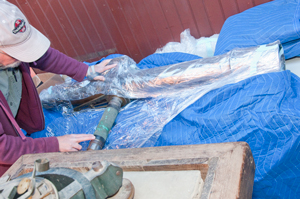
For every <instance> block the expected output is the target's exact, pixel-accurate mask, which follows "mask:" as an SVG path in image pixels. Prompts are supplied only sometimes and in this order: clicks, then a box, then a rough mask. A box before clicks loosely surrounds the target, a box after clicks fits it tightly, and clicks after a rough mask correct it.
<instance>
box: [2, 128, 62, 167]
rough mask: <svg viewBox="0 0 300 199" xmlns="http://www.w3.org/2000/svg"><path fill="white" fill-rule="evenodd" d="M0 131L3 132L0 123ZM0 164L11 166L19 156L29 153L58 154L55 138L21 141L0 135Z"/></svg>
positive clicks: (4, 134) (3, 134)
mask: <svg viewBox="0 0 300 199" xmlns="http://www.w3.org/2000/svg"><path fill="white" fill-rule="evenodd" d="M0 129H2V130H3V128H2V124H1V123H0ZM0 151H1V153H0V164H3V165H11V164H13V163H14V162H15V161H16V160H17V159H18V158H19V157H20V156H22V155H24V154H29V153H31V154H32V153H46V152H58V151H59V142H58V139H57V138H55V137H48V138H36V139H32V138H30V137H27V138H26V139H25V140H22V138H21V137H16V136H13V135H7V134H6V133H5V132H2V133H0Z"/></svg>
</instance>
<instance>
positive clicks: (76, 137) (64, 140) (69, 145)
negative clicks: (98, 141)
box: [57, 134, 95, 152]
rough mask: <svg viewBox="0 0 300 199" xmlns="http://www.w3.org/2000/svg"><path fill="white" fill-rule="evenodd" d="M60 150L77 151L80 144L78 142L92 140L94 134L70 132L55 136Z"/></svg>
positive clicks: (79, 148)
mask: <svg viewBox="0 0 300 199" xmlns="http://www.w3.org/2000/svg"><path fill="white" fill-rule="evenodd" d="M57 139H58V143H59V151H60V152H68V151H79V150H81V148H82V146H81V145H80V144H79V142H83V141H87V140H94V139H95V136H94V135H92V134H70V135H64V136H59V137H57Z"/></svg>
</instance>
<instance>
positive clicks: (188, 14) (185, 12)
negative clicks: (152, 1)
mask: <svg viewBox="0 0 300 199" xmlns="http://www.w3.org/2000/svg"><path fill="white" fill-rule="evenodd" d="M174 3H175V5H176V9H177V13H178V16H179V19H180V21H181V24H182V27H183V29H182V31H183V30H186V29H190V31H191V35H192V36H194V37H195V38H199V37H200V32H199V30H198V27H197V24H196V20H195V17H194V15H193V12H192V9H191V5H190V2H189V1H188V0H174ZM182 31H181V32H182ZM181 32H179V33H177V34H180V33H181Z"/></svg>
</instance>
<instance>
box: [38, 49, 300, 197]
mask: <svg viewBox="0 0 300 199" xmlns="http://www.w3.org/2000/svg"><path fill="white" fill-rule="evenodd" d="M175 57H177V58H175ZM197 58H199V57H197V56H193V55H189V54H183V53H168V54H159V55H156V54H154V55H151V56H149V57H146V58H145V59H144V60H142V61H141V62H140V63H139V64H138V66H139V67H140V68H152V67H157V66H162V65H168V64H174V63H176V62H181V61H188V60H192V59H197ZM299 95H300V79H299V77H297V76H296V75H294V74H293V73H291V72H290V71H283V72H278V73H268V74H264V75H258V76H254V77H251V78H248V79H246V80H243V81H241V82H239V83H236V84H231V85H226V86H224V87H222V88H219V89H216V90H213V91H211V92H209V93H207V94H206V95H204V96H203V97H202V98H200V99H199V100H197V101H196V102H195V103H194V104H192V105H190V106H189V107H188V108H186V109H185V110H184V111H182V112H181V113H180V114H179V115H177V116H176V117H175V118H174V119H173V120H172V121H170V122H169V123H168V124H167V125H166V126H165V127H164V129H163V131H162V132H160V133H159V134H157V135H153V136H152V137H150V138H147V139H148V141H147V142H145V143H144V145H143V147H150V146H167V145H190V144H208V143H220V142H234V141H245V142H247V143H248V144H249V145H250V147H251V150H252V153H253V156H254V160H255V164H256V171H255V183H254V190H253V198H297V197H298V195H300V190H299V187H300V186H299V183H300V171H299V169H298V168H300V158H299V143H300V137H299V136H300V133H299V130H300V96H299ZM143 100H147V99H143ZM138 101H140V100H138ZM135 108H136V107H135ZM141 108H142V107H141ZM44 111H45V118H46V129H45V130H44V131H41V132H37V133H34V134H33V135H32V137H45V136H59V135H63V134H62V133H63V132H70V129H72V132H73V133H77V134H79V133H83V132H85V133H90V134H92V133H94V130H95V126H96V125H97V124H98V122H99V120H100V118H101V116H102V114H103V110H93V111H87V112H80V113H73V114H72V115H71V116H66V115H64V116H63V115H62V114H61V113H59V112H51V111H48V110H44ZM133 111H139V109H136V110H130V108H129V109H125V110H124V111H121V112H120V114H119V115H118V117H117V120H116V124H118V123H120V122H121V121H124V120H126V118H127V115H128V114H131V113H132V112H133ZM86 121H89V122H88V124H89V125H88V126H87V125H85V124H86V123H87V122H86ZM133 125H134V124H133ZM67 128H68V129H67ZM117 128H122V127H121V126H118V127H117ZM120 132H122V131H120V129H116V127H114V128H112V130H111V132H110V134H109V136H108V139H107V144H106V146H110V147H108V148H109V149H112V148H117V147H118V148H131V145H129V144H128V143H127V142H126V140H125V139H124V142H123V143H122V144H121V145H120V144H119V145H118V146H115V147H114V146H113V145H110V143H112V142H113V141H114V140H116V139H120V138H121V137H122V136H124V135H122V134H121V133H120ZM141 136H142V135H141ZM83 148H87V143H86V142H85V143H83Z"/></svg>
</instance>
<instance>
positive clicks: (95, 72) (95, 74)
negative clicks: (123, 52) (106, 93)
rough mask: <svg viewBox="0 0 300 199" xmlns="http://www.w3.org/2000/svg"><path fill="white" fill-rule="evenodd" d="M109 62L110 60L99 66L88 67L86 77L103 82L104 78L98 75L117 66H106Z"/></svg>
mask: <svg viewBox="0 0 300 199" xmlns="http://www.w3.org/2000/svg"><path fill="white" fill-rule="evenodd" d="M110 61H111V59H106V60H104V61H102V62H101V63H99V64H96V65H94V66H90V67H89V70H88V72H87V75H86V76H87V77H88V78H89V79H93V80H100V81H104V80H105V78H104V76H102V75H100V74H101V73H103V72H104V71H106V70H109V69H112V68H113V67H116V66H117V64H110V65H107V64H108V63H109V62H110Z"/></svg>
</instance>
